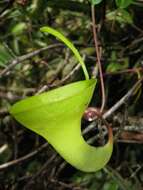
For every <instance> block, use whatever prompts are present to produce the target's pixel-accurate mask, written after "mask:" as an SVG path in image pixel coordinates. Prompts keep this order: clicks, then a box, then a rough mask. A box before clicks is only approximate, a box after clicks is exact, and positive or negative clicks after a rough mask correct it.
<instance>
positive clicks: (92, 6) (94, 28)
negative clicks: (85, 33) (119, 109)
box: [91, 5, 105, 113]
mask: <svg viewBox="0 0 143 190" xmlns="http://www.w3.org/2000/svg"><path fill="white" fill-rule="evenodd" d="M91 14H92V26H93V37H94V44H95V49H96V56H97V64H98V69H99V75H100V83H101V93H102V103H101V109H100V112H101V113H102V112H103V110H104V107H105V88H104V80H103V72H102V66H101V61H100V53H99V48H98V39H97V32H96V20H95V7H94V5H91Z"/></svg>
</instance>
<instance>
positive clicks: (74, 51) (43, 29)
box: [40, 26, 89, 80]
mask: <svg viewBox="0 0 143 190" xmlns="http://www.w3.org/2000/svg"><path fill="white" fill-rule="evenodd" d="M40 31H41V32H46V33H49V34H52V35H53V36H55V37H57V38H58V39H60V40H61V41H62V42H64V43H65V45H67V46H68V47H69V48H70V49H71V50H72V52H73V53H74V55H75V57H76V58H77V60H78V61H79V63H80V64H81V66H82V69H83V72H84V75H85V78H86V79H87V80H88V79H89V75H88V72H87V70H86V67H85V64H84V62H83V59H82V57H81V56H80V54H79V51H78V50H77V49H76V47H75V46H74V45H73V43H72V42H70V41H69V40H68V39H67V38H66V37H65V36H64V35H63V34H61V33H60V32H58V31H57V30H55V29H53V28H51V27H48V26H44V27H42V28H40Z"/></svg>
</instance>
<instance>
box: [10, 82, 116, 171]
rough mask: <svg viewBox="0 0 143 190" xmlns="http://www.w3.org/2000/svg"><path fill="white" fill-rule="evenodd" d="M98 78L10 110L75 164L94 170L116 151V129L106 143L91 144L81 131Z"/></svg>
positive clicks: (81, 168)
mask: <svg viewBox="0 0 143 190" xmlns="http://www.w3.org/2000/svg"><path fill="white" fill-rule="evenodd" d="M95 84H96V80H95V79H90V80H84V81H80V82H75V83H72V84H69V85H66V86H63V87H60V88H57V89H55V90H51V91H49V92H46V93H43V94H41V95H36V96H33V97H30V98H27V99H25V100H22V101H20V102H18V103H16V104H15V105H14V106H12V107H11V109H10V113H11V114H12V115H13V116H14V117H15V119H16V120H17V121H19V122H20V123H21V124H23V125H24V126H25V127H27V128H29V129H30V130H32V131H34V132H36V133H37V134H39V135H41V136H43V137H44V138H45V139H46V140H47V141H48V142H49V143H50V144H51V145H52V146H53V147H54V148H55V149H56V150H57V152H58V153H59V154H60V155H61V156H62V157H63V158H64V159H65V160H66V161H67V162H68V163H70V164H71V165H73V166H74V167H75V168H77V169H79V170H82V171H86V172H91V171H97V170H99V169H101V168H102V167H104V165H105V164H106V163H107V162H108V161H109V159H110V157H111V154H112V148H113V143H112V132H111V131H110V139H109V140H108V142H107V144H106V145H104V146H103V147H98V148H96V147H93V146H90V145H89V144H87V143H86V142H85V141H84V139H83V137H82V135H81V128H80V125H81V118H82V115H83V113H84V111H85V109H86V108H87V106H88V104H89V102H90V100H91V98H92V95H93V91H94V88H95Z"/></svg>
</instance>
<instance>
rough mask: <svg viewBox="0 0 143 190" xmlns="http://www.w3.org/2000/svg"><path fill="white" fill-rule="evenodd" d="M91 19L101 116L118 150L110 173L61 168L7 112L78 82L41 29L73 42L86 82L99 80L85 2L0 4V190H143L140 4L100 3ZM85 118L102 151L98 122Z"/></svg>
mask: <svg viewBox="0 0 143 190" xmlns="http://www.w3.org/2000/svg"><path fill="white" fill-rule="evenodd" d="M96 2H97V1H94V0H93V1H92V3H96ZM125 2H126V3H125ZM95 17H96V23H97V26H96V27H97V33H98V44H99V49H100V52H101V63H102V67H103V77H104V81H105V92H106V106H105V110H104V111H105V113H106V112H107V113H108V116H107V118H106V119H107V120H108V122H110V123H111V124H112V127H113V131H114V136H115V142H114V152H113V155H112V158H111V160H110V162H109V164H108V166H106V167H105V168H104V169H103V170H101V171H99V172H96V173H91V174H88V173H83V172H80V171H77V170H75V169H74V168H72V167H71V166H70V165H68V164H67V163H65V162H64V161H63V159H62V158H61V157H60V156H59V155H57V154H56V152H55V151H54V150H53V149H52V148H51V147H50V146H49V145H48V144H47V142H46V141H45V140H44V139H42V138H41V137H39V136H37V135H36V134H34V133H33V132H31V131H29V130H27V129H26V128H24V127H23V126H21V125H20V124H19V123H17V122H16V121H14V120H13V119H12V118H11V116H10V115H9V113H8V108H9V106H10V105H12V104H13V103H15V102H16V101H18V100H20V99H22V98H25V97H27V96H31V95H33V94H36V93H40V92H43V91H45V90H49V89H51V88H56V87H58V86H61V85H63V84H68V83H70V82H72V81H77V80H82V79H83V73H82V70H81V68H80V66H79V65H77V62H76V60H75V59H74V56H73V54H72V53H71V52H70V51H69V49H67V48H66V47H65V46H64V45H63V44H60V43H59V42H58V41H57V40H56V39H55V38H53V37H51V36H45V35H44V34H42V33H41V32H40V31H39V28H40V27H41V26H44V25H49V26H52V27H54V28H56V29H58V30H59V31H61V32H62V33H63V34H65V35H66V36H67V37H68V38H69V39H71V40H72V41H73V42H74V44H75V45H76V47H78V49H79V50H80V52H81V55H82V56H83V57H84V59H85V62H86V66H87V68H88V71H89V73H90V75H91V76H96V75H97V78H98V79H99V77H98V74H97V66H96V61H97V59H96V52H95V47H94V38H93V32H92V19H91V5H90V2H89V1H88V0H68V1H67V0H60V1H58V0H43V1H40V0H32V1H28V0H15V1H14V0H8V1H7V0H1V1H0V190H19V189H20V190H21V189H25V190H28V189H33V190H41V189H42V190H44V189H48V190H54V189H55V190H57V189H58V190H66V189H73V190H87V189H88V190H99V189H100V190H101V189H102V190H128V189H129V190H142V189H143V157H142V151H143V146H142V143H143V103H142V102H143V94H142V84H141V80H142V73H143V19H142V18H143V2H142V1H141V0H135V1H133V0H128V1H119V0H116V1H114V0H110V1H106V0H103V1H102V2H101V3H100V4H98V5H96V7H95ZM137 81H138V82H137ZM100 105H101V90H100V80H98V85H97V87H96V91H95V94H94V97H93V100H92V102H91V106H92V107H95V108H98V109H99V108H100ZM115 105H116V107H117V108H118V109H115V110H114V109H113V108H114V106H115ZM87 116H88V115H87V114H85V116H84V118H83V122H82V128H83V130H84V132H83V133H84V138H85V140H89V139H90V140H89V141H88V142H89V143H93V145H97V144H100V145H101V144H102V143H103V137H104V134H105V135H106V130H104V131H101V130H98V127H99V126H100V124H101V121H100V120H99V119H97V120H95V121H93V122H89V121H87V120H86V119H87ZM103 129H104V126H103Z"/></svg>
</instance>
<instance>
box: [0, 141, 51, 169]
mask: <svg viewBox="0 0 143 190" xmlns="http://www.w3.org/2000/svg"><path fill="white" fill-rule="evenodd" d="M46 147H48V143H45V144H43V145H42V146H40V147H39V148H37V149H36V150H34V151H33V152H30V153H29V154H27V155H25V156H23V157H21V158H18V159H15V160H12V161H9V162H6V163H4V164H1V165H0V171H1V170H4V169H7V168H9V167H10V166H14V165H16V164H20V163H22V162H24V161H26V160H28V159H30V158H32V157H33V156H35V155H37V154H38V153H39V152H41V151H42V150H43V149H45V148H46Z"/></svg>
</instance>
